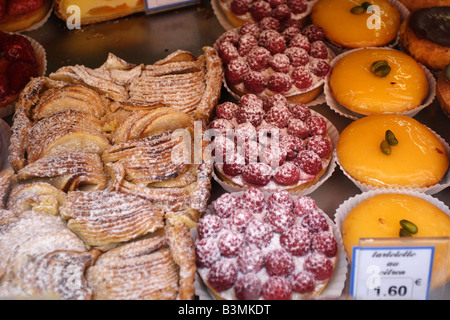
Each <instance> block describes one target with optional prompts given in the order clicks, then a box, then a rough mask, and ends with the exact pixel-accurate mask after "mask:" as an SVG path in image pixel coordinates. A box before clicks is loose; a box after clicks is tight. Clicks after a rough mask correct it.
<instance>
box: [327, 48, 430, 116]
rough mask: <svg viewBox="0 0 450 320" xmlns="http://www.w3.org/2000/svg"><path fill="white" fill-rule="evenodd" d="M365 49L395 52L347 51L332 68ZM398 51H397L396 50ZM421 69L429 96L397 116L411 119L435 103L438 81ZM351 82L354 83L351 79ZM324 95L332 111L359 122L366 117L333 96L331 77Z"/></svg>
mask: <svg viewBox="0 0 450 320" xmlns="http://www.w3.org/2000/svg"><path fill="white" fill-rule="evenodd" d="M365 49H383V50H395V49H392V48H387V47H368V48H359V49H354V50H349V51H346V52H344V53H342V54H340V55H338V56H337V57H335V58H334V59H333V60H332V61H331V68H334V66H335V65H336V63H337V62H338V61H339V60H340V59H342V58H343V57H345V56H347V55H349V54H351V53H353V52H355V51H359V50H365ZM395 51H397V50H395ZM419 65H420V67H421V68H422V69H423V72H424V73H425V76H426V78H427V81H428V95H427V96H426V97H425V99H424V101H423V102H422V104H421V105H420V106H418V107H416V108H414V109H412V110H408V111H405V112H396V114H401V115H405V116H409V117H414V116H415V115H417V114H418V113H419V112H420V111H422V110H423V109H424V108H426V107H428V106H429V105H430V104H431V103H433V101H434V99H435V96H436V79H435V77H434V76H433V74H432V73H431V71H430V70H428V69H427V68H426V67H425V66H423V65H422V64H420V63H419ZM349 81H352V80H351V79H350V80H349ZM324 94H325V100H326V103H327V105H328V106H329V107H330V108H331V110H333V111H334V112H336V113H337V114H339V115H341V116H344V117H346V118H349V119H352V120H357V119H359V118H362V117H365V115H363V114H360V113H357V112H354V111H351V110H350V109H347V108H346V107H344V106H343V105H341V104H340V103H339V102H338V101H337V100H336V99H335V98H334V95H333V92H332V90H331V87H330V77H328V78H327V81H326V82H325V86H324ZM384 113H393V112H384Z"/></svg>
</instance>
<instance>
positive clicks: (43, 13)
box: [0, 0, 52, 32]
mask: <svg viewBox="0 0 450 320" xmlns="http://www.w3.org/2000/svg"><path fill="white" fill-rule="evenodd" d="M51 11H52V0H32V1H27V0H20V1H14V0H6V1H2V4H1V5H0V30H1V31H7V32H20V31H30V30H33V29H35V28H38V27H40V26H41V25H42V24H43V23H45V22H46V20H47V18H48V16H49V15H50V14H51Z"/></svg>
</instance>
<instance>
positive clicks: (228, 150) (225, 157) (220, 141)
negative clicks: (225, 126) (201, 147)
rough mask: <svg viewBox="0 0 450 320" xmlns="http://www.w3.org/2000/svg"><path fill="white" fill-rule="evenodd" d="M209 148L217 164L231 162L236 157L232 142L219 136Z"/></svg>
mask: <svg viewBox="0 0 450 320" xmlns="http://www.w3.org/2000/svg"><path fill="white" fill-rule="evenodd" d="M211 147H212V148H213V152H212V153H213V155H214V161H216V162H217V163H224V162H229V161H232V160H233V159H234V157H235V155H236V152H235V145H234V142H233V141H231V140H230V139H228V138H227V137H225V136H223V135H221V134H220V135H219V136H216V137H215V138H214V141H213V142H212V143H211Z"/></svg>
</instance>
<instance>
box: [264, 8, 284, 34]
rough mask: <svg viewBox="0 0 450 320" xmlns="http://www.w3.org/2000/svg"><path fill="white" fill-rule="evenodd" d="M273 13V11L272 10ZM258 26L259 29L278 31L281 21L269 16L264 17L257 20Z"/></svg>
mask: <svg viewBox="0 0 450 320" xmlns="http://www.w3.org/2000/svg"><path fill="white" fill-rule="evenodd" d="M272 13H273V11H272ZM259 27H260V28H261V30H276V31H280V28H281V23H280V21H279V20H277V19H276V18H274V17H272V16H270V17H264V18H262V19H261V21H260V22H259Z"/></svg>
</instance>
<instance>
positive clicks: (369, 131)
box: [336, 114, 449, 190]
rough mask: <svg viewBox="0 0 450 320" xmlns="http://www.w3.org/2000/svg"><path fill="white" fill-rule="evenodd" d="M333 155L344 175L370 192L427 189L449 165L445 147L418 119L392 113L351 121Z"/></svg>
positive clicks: (441, 177)
mask: <svg viewBox="0 0 450 320" xmlns="http://www.w3.org/2000/svg"><path fill="white" fill-rule="evenodd" d="M387 131H390V133H387ZM394 138H395V139H394ZM395 140H396V141H397V144H396V143H395ZM388 141H390V142H388ZM386 143H387V144H386ZM336 155H337V162H338V163H339V165H340V166H341V168H342V169H343V171H344V173H346V174H347V175H348V176H349V177H350V178H351V179H353V180H354V181H355V183H358V184H360V185H361V186H363V187H365V188H369V189H376V188H410V189H412V188H414V189H421V188H424V189H425V190H427V188H432V187H434V186H436V185H437V184H438V183H440V181H441V180H442V179H443V178H444V176H445V175H446V173H447V171H448V166H449V148H448V144H446V143H445V142H444V141H442V140H441V139H440V138H439V137H438V136H437V135H436V134H435V133H434V132H433V131H431V130H430V129H428V128H427V127H426V126H424V125H422V124H421V123H420V122H418V121H417V120H415V119H413V118H411V117H408V116H403V115H393V114H389V115H371V116H367V117H364V118H361V119H358V120H356V121H354V122H352V123H351V124H350V125H348V126H347V127H346V128H345V129H344V130H343V131H342V132H341V134H340V136H339V141H338V143H337V146H336Z"/></svg>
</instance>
